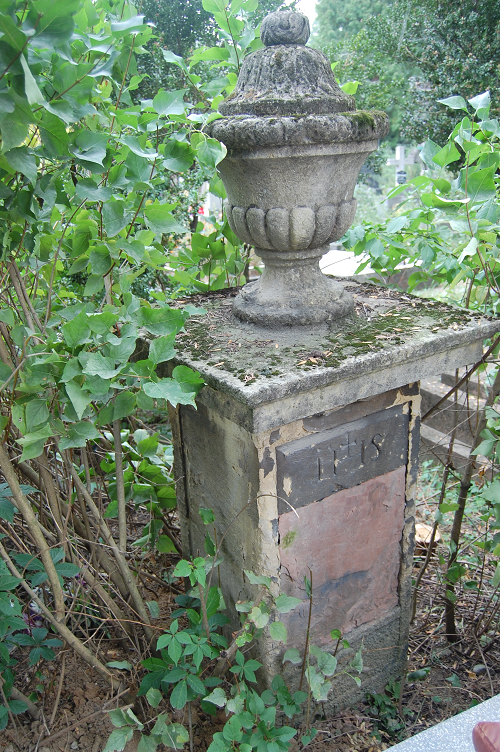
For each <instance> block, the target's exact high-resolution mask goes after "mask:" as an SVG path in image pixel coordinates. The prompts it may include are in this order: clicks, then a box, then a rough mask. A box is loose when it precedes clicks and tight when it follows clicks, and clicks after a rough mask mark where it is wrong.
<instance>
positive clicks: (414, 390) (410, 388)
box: [399, 381, 420, 397]
mask: <svg viewBox="0 0 500 752" xmlns="http://www.w3.org/2000/svg"><path fill="white" fill-rule="evenodd" d="M399 391H400V392H401V394H402V395H403V396H404V397H414V396H416V395H417V394H418V393H419V391H420V387H419V382H418V381H414V382H413V383H412V384H405V386H402V387H400V389H399Z"/></svg>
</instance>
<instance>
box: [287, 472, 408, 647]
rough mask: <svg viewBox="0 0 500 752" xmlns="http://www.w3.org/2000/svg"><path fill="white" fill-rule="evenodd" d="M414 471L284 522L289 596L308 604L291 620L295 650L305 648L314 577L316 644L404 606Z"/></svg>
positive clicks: (339, 494)
mask: <svg viewBox="0 0 500 752" xmlns="http://www.w3.org/2000/svg"><path fill="white" fill-rule="evenodd" d="M405 474H406V468H405V467H400V468H398V469H397V470H393V471H392V472H390V473H386V474H385V475H381V476H378V477H377V478H372V479H371V480H369V481H366V483H361V484H360V485H359V486H355V487H353V488H348V489H345V490H343V491H338V492H337V493H335V494H333V495H332V496H329V497H327V498H326V499H323V500H322V501H318V502H316V503H314V504H309V505H308V506H305V507H302V508H300V509H299V510H298V514H299V516H300V518H299V519H298V518H297V515H296V514H295V513H294V512H287V513H286V514H282V515H280V517H279V532H280V557H281V589H282V592H284V593H287V594H288V595H293V596H295V597H296V598H302V599H303V600H304V603H303V604H302V605H300V606H299V607H298V608H297V609H295V610H294V611H292V612H291V613H290V614H288V616H287V617H286V623H287V626H288V638H289V639H288V645H289V646H295V647H299V646H300V645H303V644H304V636H305V630H306V628H307V618H308V611H309V603H308V601H307V600H306V597H305V590H304V576H309V568H310V569H311V570H312V573H313V615H312V621H311V624H312V632H311V640H312V642H315V643H316V644H325V643H327V642H329V641H330V631H331V630H332V629H340V630H342V633H343V634H348V633H349V632H350V631H351V630H352V629H354V628H356V627H359V626H361V625H362V624H367V623H369V622H373V621H377V620H378V619H380V618H381V617H383V616H385V615H386V614H388V613H389V612H390V611H392V609H393V608H394V607H395V606H397V605H398V575H399V566H400V559H401V551H400V541H401V535H402V531H403V525H404V505H405Z"/></svg>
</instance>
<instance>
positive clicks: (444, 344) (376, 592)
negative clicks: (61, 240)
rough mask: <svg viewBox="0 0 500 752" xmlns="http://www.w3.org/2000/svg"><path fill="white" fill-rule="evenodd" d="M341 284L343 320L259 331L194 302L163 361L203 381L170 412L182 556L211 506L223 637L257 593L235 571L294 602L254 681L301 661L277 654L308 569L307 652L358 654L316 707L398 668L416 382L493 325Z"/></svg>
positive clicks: (468, 348)
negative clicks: (347, 305)
mask: <svg viewBox="0 0 500 752" xmlns="http://www.w3.org/2000/svg"><path fill="white" fill-rule="evenodd" d="M275 255H278V254H275ZM279 255H280V256H281V254H279ZM318 273H319V272H318ZM326 281H328V280H326ZM339 284H344V285H345V286H346V287H347V288H348V290H349V292H350V293H351V294H352V296H353V298H354V299H355V301H356V309H357V311H358V312H357V313H356V312H355V313H353V314H352V316H351V317H350V319H349V325H348V326H342V325H335V324H332V325H331V326H326V325H317V324H315V325H311V326H310V327H306V326H303V327H296V328H292V327H276V328H275V329H274V330H272V329H270V328H269V327H267V328H266V327H265V326H257V325H256V324H249V323H246V322H242V321H240V320H237V319H236V317H235V316H234V315H233V313H232V310H231V304H232V299H231V295H232V293H230V294H228V293H227V291H216V292H214V293H212V294H208V295H206V296H197V297H196V304H197V305H198V306H199V305H200V304H201V305H202V306H203V309H204V310H205V311H206V313H205V314H203V317H202V318H199V317H197V316H192V317H191V318H190V319H188V321H187V322H186V331H185V333H184V334H182V335H181V336H180V339H179V342H180V343H182V347H180V348H179V352H180V353H182V354H180V355H178V356H177V359H176V362H175V365H178V364H183V365H187V366H190V367H191V368H194V369H195V370H196V371H199V372H200V374H201V375H202V376H203V378H204V379H205V382H206V386H205V387H204V388H203V389H202V390H201V392H200V393H199V395H198V397H197V399H196V405H197V409H194V407H192V406H189V405H179V406H178V407H177V408H176V409H173V408H171V409H170V416H171V425H172V438H173V443H174V471H175V479H176V494H177V503H178V509H179V519H180V525H181V530H182V544H183V552H184V556H187V555H189V554H191V555H192V556H199V555H200V552H203V550H204V541H205V537H206V534H207V527H206V526H205V525H204V524H203V519H202V517H201V515H200V510H201V509H212V510H213V511H214V514H215V523H214V524H215V528H216V539H217V541H223V542H222V544H221V550H220V553H221V556H222V562H221V564H220V568H219V572H220V584H221V588H222V591H223V594H224V600H225V603H226V606H227V613H228V616H229V617H230V619H231V622H230V624H228V625H227V627H226V630H227V636H228V637H229V639H230V638H231V634H232V633H233V632H234V631H237V630H238V629H239V625H240V621H239V616H240V614H239V612H238V611H237V608H236V604H237V602H238V601H241V600H247V599H248V598H255V597H256V595H257V592H258V590H259V588H258V586H253V585H250V583H249V581H248V580H247V579H246V576H245V574H244V570H249V571H253V572H254V573H255V574H257V575H262V576H266V577H269V578H270V582H271V589H272V594H273V597H274V598H277V597H279V596H280V595H282V594H284V595H287V596H293V597H296V598H298V599H299V600H300V603H299V604H298V605H297V607H296V608H295V609H293V610H292V611H290V612H289V613H286V614H278V613H273V614H272V619H280V620H281V621H282V622H283V623H284V624H285V626H286V627H287V637H288V639H287V645H286V646H285V645H284V644H282V643H280V642H278V641H276V640H273V638H272V636H271V633H270V632H269V630H268V629H267V628H266V629H265V630H264V632H263V633H262V635H261V636H260V637H259V638H258V640H257V643H256V645H255V648H254V651H255V652H254V655H255V658H257V659H258V660H259V661H260V663H262V668H261V669H259V671H258V673H257V676H258V679H259V682H260V684H261V685H263V686H264V685H265V686H269V685H270V684H271V682H272V679H273V676H275V675H276V674H281V675H283V676H284V678H285V680H286V681H287V682H288V683H289V685H290V687H291V688H292V689H294V690H295V689H297V688H298V685H299V683H300V675H301V670H302V669H301V666H300V665H296V666H294V665H291V664H290V663H289V662H288V661H287V662H286V663H285V664H283V660H284V656H285V651H286V650H287V649H289V648H297V649H298V650H299V653H300V654H301V655H303V653H304V644H305V634H306V631H307V628H308V624H309V601H308V597H307V593H306V590H305V587H304V576H306V577H308V578H311V575H310V571H312V573H313V576H312V580H313V584H312V590H313V605H312V611H311V621H310V624H309V627H310V641H311V645H317V646H319V647H321V648H322V649H324V650H326V651H328V652H332V653H334V652H335V642H336V641H333V640H332V638H331V631H332V630H333V629H339V630H341V631H342V633H343V634H344V635H345V636H346V638H347V640H348V641H349V643H350V645H351V648H350V649H347V648H346V649H345V650H342V651H338V652H337V655H336V657H337V658H338V660H339V667H340V668H339V670H342V669H344V668H346V666H347V664H348V663H349V661H350V660H351V659H352V657H353V651H356V650H357V649H358V648H359V647H360V646H361V645H363V663H364V668H363V673H362V675H361V686H360V687H357V686H356V684H355V683H354V682H353V681H352V679H350V678H349V677H348V676H346V675H339V676H338V678H336V679H335V680H334V686H333V688H332V691H331V693H330V695H329V696H328V700H327V702H326V703H325V706H324V709H325V711H326V712H327V713H328V714H333V713H335V712H336V710H337V709H338V708H339V707H340V706H347V705H351V704H355V703H356V702H359V701H360V700H362V699H363V698H364V696H365V693H366V692H380V691H383V689H384V687H385V685H386V684H387V682H388V681H390V680H391V679H398V678H399V677H400V676H401V674H402V672H403V670H404V667H405V661H406V651H407V644H408V630H409V621H410V615H411V599H412V580H411V573H412V563H413V562H412V553H413V538H414V515H415V508H414V496H415V489H416V473H417V459H418V439H419V420H420V419H419V407H420V395H419V388H418V383H416V382H418V380H419V379H423V378H427V377H429V376H431V375H435V374H438V373H442V372H444V371H448V370H451V369H455V368H457V367H460V366H463V365H465V364H470V363H475V362H477V361H478V360H479V359H480V357H481V353H482V341H483V338H485V337H490V336H492V335H493V334H494V333H495V332H496V331H497V330H498V322H496V321H488V320H485V319H480V318H478V317H475V316H473V315H471V314H470V312H468V311H460V310H458V309H455V308H451V307H448V306H445V305H442V304H439V303H436V302H434V301H427V300H423V299H419V298H416V297H413V296H410V295H407V294H400V293H397V292H395V291H394V290H389V289H386V288H382V287H379V286H374V285H368V284H366V285H363V284H359V283H356V282H355V281H353V280H349V281H345V282H344V283H339ZM249 287H250V289H251V288H252V287H254V288H256V285H249ZM256 289H257V290H258V289H259V288H258V287H257V288H256ZM287 289H290V288H287ZM172 367H173V364H170V365H168V366H165V369H166V373H165V372H164V373H165V375H169V374H170V370H169V369H171V368H172ZM158 374H159V375H163V373H162V368H161V366H160V367H159V369H158ZM210 532H211V533H212V531H211V530H210ZM213 535H214V536H215V533H213Z"/></svg>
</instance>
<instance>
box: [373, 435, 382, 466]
mask: <svg viewBox="0 0 500 752" xmlns="http://www.w3.org/2000/svg"><path fill="white" fill-rule="evenodd" d="M383 442H384V437H383V436H382V434H381V433H376V434H375V436H374V437H373V439H372V444H373V446H374V447H375V449H376V450H377V454H376V455H375V457H372V460H378V458H379V457H380V452H381V451H382V444H383Z"/></svg>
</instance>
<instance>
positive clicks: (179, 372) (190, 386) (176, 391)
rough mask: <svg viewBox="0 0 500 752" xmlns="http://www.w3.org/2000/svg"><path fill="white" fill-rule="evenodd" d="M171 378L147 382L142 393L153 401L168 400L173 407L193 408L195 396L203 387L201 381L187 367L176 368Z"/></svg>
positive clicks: (197, 375) (198, 376)
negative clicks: (187, 406) (184, 406)
mask: <svg viewBox="0 0 500 752" xmlns="http://www.w3.org/2000/svg"><path fill="white" fill-rule="evenodd" d="M172 376H173V378H171V379H160V380H159V381H157V382H154V381H147V382H146V383H145V384H144V386H143V389H144V392H145V393H146V394H147V395H148V397H152V398H153V399H165V400H168V402H170V404H171V405H172V406H173V407H175V405H193V407H195V406H196V403H195V399H196V395H197V394H198V392H199V391H200V389H201V388H202V386H203V385H204V381H203V379H202V378H201V377H200V375H199V374H198V373H196V372H195V371H191V369H190V368H187V366H177V367H176V368H174V371H173V374H172Z"/></svg>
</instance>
